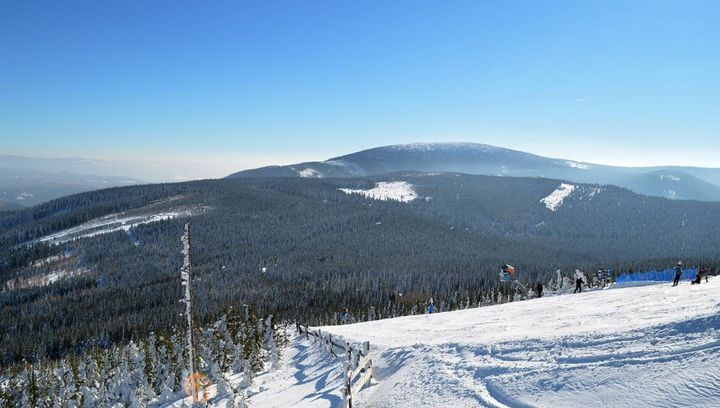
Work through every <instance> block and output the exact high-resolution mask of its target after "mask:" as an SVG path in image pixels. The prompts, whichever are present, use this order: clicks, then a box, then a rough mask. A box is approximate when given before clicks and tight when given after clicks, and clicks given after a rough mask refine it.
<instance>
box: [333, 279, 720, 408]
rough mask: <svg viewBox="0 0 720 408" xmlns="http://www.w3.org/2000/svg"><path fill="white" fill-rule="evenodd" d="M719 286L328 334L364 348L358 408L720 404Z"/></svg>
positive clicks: (587, 298)
mask: <svg viewBox="0 0 720 408" xmlns="http://www.w3.org/2000/svg"><path fill="white" fill-rule="evenodd" d="M719 312H720V279H714V280H711V281H710V283H709V284H705V283H703V284H701V285H694V286H691V285H689V284H688V283H683V284H682V285H681V286H679V287H676V288H671V287H670V285H669V284H665V283H663V284H657V285H649V286H636V287H627V288H617V289H610V290H600V291H592V292H586V293H582V294H577V295H562V296H553V297H546V298H542V299H533V300H529V301H522V302H513V303H508V304H503V305H497V306H489V307H482V308H477V309H468V310H463V311H456V312H448V313H438V314H435V315H432V316H429V315H423V316H411V317H402V318H397V319H385V320H379V321H375V322H366V323H358V324H353V325H347V326H328V327H323V328H321V329H322V330H323V331H327V332H329V333H332V334H333V335H337V336H341V337H344V338H346V339H349V340H351V341H358V342H359V341H366V340H369V341H370V342H371V344H372V345H373V349H372V352H373V353H374V354H375V355H376V356H377V357H376V358H375V359H374V361H376V363H375V379H376V380H377V381H378V382H377V384H376V385H374V386H372V387H370V388H368V389H366V390H364V391H362V392H361V393H360V394H359V396H358V399H357V405H358V406H363V407H388V408H390V407H393V408H394V407H407V406H414V407H441V406H452V407H477V406H482V407H579V406H582V407H626V406H628V405H632V406H636V407H717V406H720V388H718V384H720V315H719V314H718V313H719Z"/></svg>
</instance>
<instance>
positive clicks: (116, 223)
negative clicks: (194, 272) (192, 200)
mask: <svg viewBox="0 0 720 408" xmlns="http://www.w3.org/2000/svg"><path fill="white" fill-rule="evenodd" d="M198 211H199V210H193V209H183V210H176V211H167V212H159V213H153V214H141V215H133V216H126V215H125V214H124V213H115V214H110V215H106V216H104V217H100V218H96V219H94V220H91V221H88V222H85V223H82V224H80V225H78V226H76V227H72V228H68V229H65V230H62V231H59V232H56V233H54V234H50V235H46V236H44V237H42V238H38V239H36V240H34V241H33V242H32V243H38V242H46V243H49V244H62V243H65V242H69V241H73V240H76V239H80V238H89V237H94V236H96V235H102V234H109V233H111V232H115V231H129V230H130V229H131V228H133V227H136V226H138V225H142V224H149V223H153V222H158V221H164V220H171V219H173V218H178V217H188V216H191V215H193V214H195V213H197V212H198Z"/></svg>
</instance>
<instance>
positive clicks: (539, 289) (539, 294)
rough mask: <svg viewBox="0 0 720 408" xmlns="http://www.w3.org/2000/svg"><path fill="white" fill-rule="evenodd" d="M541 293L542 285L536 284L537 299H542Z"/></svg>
mask: <svg viewBox="0 0 720 408" xmlns="http://www.w3.org/2000/svg"><path fill="white" fill-rule="evenodd" d="M542 291H543V284H542V283H540V282H538V284H537V296H538V297H539V298H541V297H542Z"/></svg>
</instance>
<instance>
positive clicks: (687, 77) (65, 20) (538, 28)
mask: <svg viewBox="0 0 720 408" xmlns="http://www.w3.org/2000/svg"><path fill="white" fill-rule="evenodd" d="M718 19H720V4H718V3H717V2H711V1H697V2H693V3H692V4H691V5H688V4H685V3H678V2H672V1H661V2H657V1H617V2H615V1H610V2H598V3H594V4H585V3H577V2H573V1H558V2H553V3H552V4H540V3H535V2H513V3H508V2H473V1H463V2H459V3H454V4H452V5H446V4H444V5H429V4H418V3H416V2H404V1H400V2H392V3H387V2H366V3H363V4H362V5H360V4H338V3H335V2H326V1H318V2H303V3H283V4H273V3H265V2H242V3H238V2H229V1H228V2H223V1H221V2H216V3H213V4H202V5H200V4H178V3H175V2H162V1H161V2H155V3H152V4H147V3H144V2H143V3H134V2H126V3H121V4H113V5H109V4H103V3H97V2H76V3H69V4H43V5H39V4H32V3H12V4H5V5H3V13H0V49H2V50H3V53H2V55H0V58H2V59H3V60H6V61H8V62H9V63H6V64H0V90H1V91H2V92H0V94H1V95H2V96H1V97H0V138H1V139H2V146H1V147H0V154H15V155H22V156H30V157H44V156H51V157H84V158H91V159H99V160H108V161H119V162H123V163H127V162H132V163H134V165H135V166H138V171H139V172H141V173H142V172H152V173H158V172H159V171H161V170H159V167H158V164H163V165H165V166H166V167H165V168H164V169H166V170H167V176H163V177H175V178H178V179H185V178H204V177H220V176H222V175H224V174H227V173H231V172H234V171H238V170H243V169H248V168H254V167H260V166H266V165H273V164H289V163H295V162H302V161H313V160H325V159H327V158H329V157H333V156H338V155H343V154H347V153H351V152H355V151H359V150H363V149H368V148H372V147H377V146H383V145H389V144H404V143H413V142H447V141H467V142H476V143H485V144H490V145H496V146H501V147H506V148H509V149H514V150H520V151H525V152H529V153H534V154H538V155H541V156H546V157H557V158H563V159H569V160H576V161H584V162H591V163H599V164H608V165H622V166H642V167H646V166H660V165H677V166H680V165H685V166H701V167H712V166H717V164H716V163H718V160H717V158H718V157H720V78H719V77H718V75H717V72H720V56H719V55H718V53H717V40H718V38H720V28H718V26H717V24H716V22H717V21H718ZM162 171H165V170H162Z"/></svg>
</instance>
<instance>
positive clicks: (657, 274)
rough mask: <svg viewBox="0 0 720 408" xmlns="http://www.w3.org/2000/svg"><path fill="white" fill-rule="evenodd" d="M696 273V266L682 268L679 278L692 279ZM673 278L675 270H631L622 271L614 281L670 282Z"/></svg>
mask: <svg viewBox="0 0 720 408" xmlns="http://www.w3.org/2000/svg"><path fill="white" fill-rule="evenodd" d="M696 275H697V268H693V269H683V273H682V275H681V276H680V280H693V279H695V276H696ZM673 279H675V270H674V269H666V270H664V271H649V272H633V273H623V274H620V275H618V277H617V278H615V283H626V282H643V281H655V282H672V281H673Z"/></svg>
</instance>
